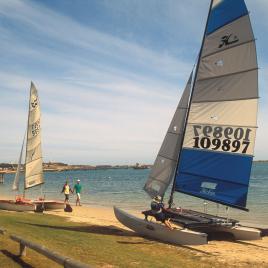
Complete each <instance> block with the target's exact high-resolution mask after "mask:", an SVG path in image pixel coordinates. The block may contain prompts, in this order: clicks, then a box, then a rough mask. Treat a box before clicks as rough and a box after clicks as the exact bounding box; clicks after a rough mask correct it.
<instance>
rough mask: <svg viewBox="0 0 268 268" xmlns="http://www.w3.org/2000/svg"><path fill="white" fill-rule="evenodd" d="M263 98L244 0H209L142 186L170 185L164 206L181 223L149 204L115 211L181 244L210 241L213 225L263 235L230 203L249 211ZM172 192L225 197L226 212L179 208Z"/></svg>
mask: <svg viewBox="0 0 268 268" xmlns="http://www.w3.org/2000/svg"><path fill="white" fill-rule="evenodd" d="M258 98H259V96H258V65H257V56H256V47H255V38H254V35H253V31H252V27H251V23H250V19H249V13H248V10H247V7H246V5H245V2H244V0H236V1H233V0H221V1H219V0H212V1H211V4H210V7H209V13H208V18H207V23H206V27H205V31H204V35H203V40H202V43H201V49H200V53H199V55H198V59H197V62H196V64H195V66H194V68H193V70H192V72H191V74H190V78H189V80H188V83H187V85H186V87H185V90H184V92H183V94H182V97H181V100H180V102H179V105H178V107H177V109H176V112H175V114H174V117H173V119H172V121H171V123H170V126H169V128H168V131H167V133H166V136H165V138H164V141H163V143H162V146H161V148H160V151H159V153H158V155H157V157H156V160H155V162H154V165H153V167H152V169H151V172H150V174H149V177H148V180H147V182H146V184H145V186H144V190H145V191H146V192H147V194H148V195H149V196H150V197H151V198H154V197H156V196H160V198H161V199H162V200H163V199H164V195H165V193H166V191H167V189H168V187H169V185H172V187H171V193H170V197H169V200H168V205H169V206H168V208H166V209H165V210H164V212H165V213H166V215H167V216H168V218H170V219H171V222H173V224H175V225H176V226H179V227H181V228H179V229H177V228H176V229H175V230H172V231H170V230H169V229H168V228H166V227H164V226H163V225H162V224H158V223H152V222H150V221H148V217H149V216H153V215H152V213H151V211H145V212H143V213H144V215H145V219H144V220H142V219H139V218H137V217H135V216H133V215H131V214H129V213H127V212H125V211H123V210H121V209H118V208H114V212H115V216H116V217H117V219H118V220H119V221H120V222H121V223H122V224H124V225H125V226H127V227H128V228H130V229H132V230H134V231H135V232H137V233H138V234H140V235H142V236H147V237H150V238H153V239H157V240H161V241H165V242H171V243H174V240H172V239H173V238H174V239H175V237H176V239H175V243H178V244H186V245H189V244H192V245H195V244H202V243H203V244H205V243H207V236H206V235H209V234H211V233H213V232H221V233H222V232H223V233H227V234H228V235H231V236H232V237H233V238H234V239H241V240H255V239H261V231H260V230H259V229H256V228H250V227H245V226H241V224H239V221H237V220H234V219H230V218H229V216H228V211H229V208H235V209H239V210H243V211H248V208H247V207H246V205H247V194H248V187H249V179H250V172H251V166H252V160H253V151H254V143H255V136H256V129H257V107H258ZM175 192H181V193H183V194H186V195H189V196H194V197H197V198H200V199H202V200H208V201H211V202H214V203H216V204H217V207H218V206H220V205H224V206H226V215H225V217H219V216H218V215H210V214H207V213H203V212H199V211H193V210H188V209H184V208H180V207H178V208H176V206H175V204H174V203H173V195H174V193H175ZM156 226H157V227H156ZM171 234H172V235H171ZM204 234H206V235H204ZM167 237H168V238H167Z"/></svg>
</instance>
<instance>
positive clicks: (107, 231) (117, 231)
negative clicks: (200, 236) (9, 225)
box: [21, 222, 212, 255]
mask: <svg viewBox="0 0 268 268" xmlns="http://www.w3.org/2000/svg"><path fill="white" fill-rule="evenodd" d="M21 223H23V224H28V225H31V226H36V227H41V228H49V229H56V230H66V231H75V232H85V233H94V234H103V235H116V236H128V237H141V236H139V235H138V234H136V233H134V232H132V231H127V230H125V229H121V228H119V227H116V226H113V225H109V226H99V225H88V226H70V227H69V226H51V225H45V224H33V223H28V222H21ZM145 239H146V240H144V241H117V243H120V244H145V245H146V244H147V245H150V244H154V243H156V241H155V240H152V239H150V238H147V237H146V238H145ZM158 242H160V243H164V244H167V245H170V243H165V242H163V241H158ZM174 246H178V247H181V248H185V249H189V250H193V251H196V252H199V253H202V254H206V255H212V254H211V253H208V252H206V251H203V250H199V249H196V248H192V247H191V246H184V245H174Z"/></svg>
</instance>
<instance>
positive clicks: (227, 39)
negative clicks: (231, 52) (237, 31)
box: [218, 34, 239, 48]
mask: <svg viewBox="0 0 268 268" xmlns="http://www.w3.org/2000/svg"><path fill="white" fill-rule="evenodd" d="M238 41H239V39H238V37H237V36H236V35H233V34H229V35H224V36H223V37H222V38H221V43H220V44H219V46H218V48H222V47H223V46H229V45H232V44H234V43H236V42H238Z"/></svg>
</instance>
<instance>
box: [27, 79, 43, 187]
mask: <svg viewBox="0 0 268 268" xmlns="http://www.w3.org/2000/svg"><path fill="white" fill-rule="evenodd" d="M40 119H41V111H40V102H39V98H38V93H37V89H36V87H35V85H34V84H33V83H31V90H30V101H29V116H28V127H27V144H26V168H25V189H27V188H29V187H33V186H36V185H39V184H42V183H43V182H44V181H43V166H42V165H43V161H42V150H41V128H40Z"/></svg>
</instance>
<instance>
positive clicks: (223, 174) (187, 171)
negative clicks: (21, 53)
mask: <svg viewBox="0 0 268 268" xmlns="http://www.w3.org/2000/svg"><path fill="white" fill-rule="evenodd" d="M251 164H252V156H242V155H235V154H230V153H218V152H211V151H204V150H192V149H185V148H184V149H183V150H182V152H181V158H180V166H179V170H178V173H177V174H176V188H175V190H176V191H180V192H184V193H188V194H191V195H194V196H197V197H200V198H204V199H209V200H212V201H215V202H220V203H223V204H226V205H233V206H238V207H245V206H246V199H247V192H248V184H249V178H250V172H251Z"/></svg>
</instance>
